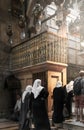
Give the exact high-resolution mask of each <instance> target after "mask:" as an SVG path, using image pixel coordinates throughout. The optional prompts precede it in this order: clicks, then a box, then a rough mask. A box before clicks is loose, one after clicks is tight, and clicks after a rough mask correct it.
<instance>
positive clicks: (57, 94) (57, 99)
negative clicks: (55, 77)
mask: <svg viewBox="0 0 84 130" xmlns="http://www.w3.org/2000/svg"><path fill="white" fill-rule="evenodd" d="M64 100H65V94H64V90H63V87H62V82H61V81H57V83H56V87H55V88H54V90H53V115H52V121H53V123H54V126H55V127H56V128H59V127H62V122H63V121H64V117H63V107H64Z"/></svg>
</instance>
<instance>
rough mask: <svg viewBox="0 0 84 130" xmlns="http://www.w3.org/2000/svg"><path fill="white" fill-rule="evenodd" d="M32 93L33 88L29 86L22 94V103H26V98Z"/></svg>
mask: <svg viewBox="0 0 84 130" xmlns="http://www.w3.org/2000/svg"><path fill="white" fill-rule="evenodd" d="M31 92H32V86H31V85H28V86H27V87H26V88H25V91H24V92H23V94H22V102H23V103H24V99H25V96H26V94H27V93H31Z"/></svg>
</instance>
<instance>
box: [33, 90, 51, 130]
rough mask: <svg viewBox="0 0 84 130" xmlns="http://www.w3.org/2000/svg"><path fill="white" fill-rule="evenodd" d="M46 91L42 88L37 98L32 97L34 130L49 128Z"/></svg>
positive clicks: (47, 129)
mask: <svg viewBox="0 0 84 130" xmlns="http://www.w3.org/2000/svg"><path fill="white" fill-rule="evenodd" d="M47 97H48V92H47V91H46V90H45V89H42V90H41V92H40V94H39V95H38V97H37V98H35V99H33V104H32V107H33V120H34V125H35V130H50V123H49V119H48V113H47V109H46V98H47Z"/></svg>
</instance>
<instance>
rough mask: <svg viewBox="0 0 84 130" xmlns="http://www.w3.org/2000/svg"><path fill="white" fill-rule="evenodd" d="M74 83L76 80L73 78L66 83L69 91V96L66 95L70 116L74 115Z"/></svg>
mask: <svg viewBox="0 0 84 130" xmlns="http://www.w3.org/2000/svg"><path fill="white" fill-rule="evenodd" d="M73 83H74V81H73V80H71V81H70V82H69V83H68V84H67V85H66V91H67V97H66V104H65V105H66V108H67V110H68V113H69V116H68V118H70V117H71V116H72V101H73Z"/></svg>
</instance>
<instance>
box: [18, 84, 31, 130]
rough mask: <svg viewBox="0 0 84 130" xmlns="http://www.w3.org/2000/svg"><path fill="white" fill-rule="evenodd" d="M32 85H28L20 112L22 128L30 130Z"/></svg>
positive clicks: (21, 129) (23, 95) (22, 129)
mask: <svg viewBox="0 0 84 130" xmlns="http://www.w3.org/2000/svg"><path fill="white" fill-rule="evenodd" d="M31 92H32V86H31V85H28V86H27V87H26V88H25V91H24V92H23V94H22V105H21V112H20V128H19V129H20V130H29V129H30V128H29V127H30V126H29V121H30V120H29V118H30V117H29V116H30V114H31V110H32V96H31V95H32V94H31Z"/></svg>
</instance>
